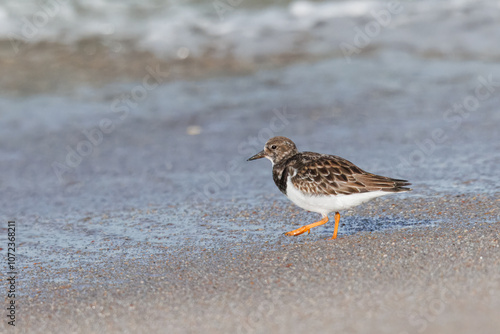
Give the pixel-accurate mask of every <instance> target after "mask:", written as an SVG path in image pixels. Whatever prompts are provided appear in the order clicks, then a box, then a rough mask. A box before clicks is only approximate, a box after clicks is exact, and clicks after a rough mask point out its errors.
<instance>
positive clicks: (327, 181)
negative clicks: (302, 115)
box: [248, 137, 411, 239]
mask: <svg viewBox="0 0 500 334" xmlns="http://www.w3.org/2000/svg"><path fill="white" fill-rule="evenodd" d="M260 158H267V159H269V160H271V163H272V164H273V180H274V183H275V184H276V186H277V187H278V188H279V190H281V192H282V193H283V194H285V195H286V196H287V197H288V198H289V199H290V200H291V201H292V202H293V203H295V204H296V205H297V206H299V207H301V208H303V209H305V210H308V211H312V212H317V213H320V214H321V216H322V219H321V220H320V221H317V222H315V223H312V224H309V225H305V226H302V227H300V228H298V229H296V230H293V231H290V232H287V233H285V234H286V235H289V236H292V235H300V234H302V233H305V232H308V233H310V230H311V228H313V227H316V226H320V225H323V224H326V223H327V222H328V214H329V213H330V212H335V227H334V230H333V236H332V238H331V239H335V238H337V232H338V228H339V221H340V213H339V211H341V210H346V209H349V208H352V207H354V206H357V205H359V204H361V203H364V202H367V201H369V200H372V199H374V198H377V197H380V196H384V195H388V194H394V193H398V192H404V191H410V190H411V189H410V188H408V187H407V186H409V185H410V183H409V182H408V181H407V180H401V179H393V178H389V177H386V176H380V175H376V174H372V173H368V172H365V171H364V170H362V169H361V168H359V167H358V166H356V165H355V164H353V163H352V162H350V161H348V160H346V159H344V158H341V157H338V156H335V155H329V154H320V153H314V152H299V151H298V150H297V147H296V146H295V144H294V142H293V141H291V140H290V139H288V138H286V137H273V138H271V139H269V140H268V141H267V142H266V144H265V146H264V149H263V150H262V151H260V152H259V153H257V154H255V155H254V156H252V157H251V158H249V159H248V161H250V160H255V159H260Z"/></svg>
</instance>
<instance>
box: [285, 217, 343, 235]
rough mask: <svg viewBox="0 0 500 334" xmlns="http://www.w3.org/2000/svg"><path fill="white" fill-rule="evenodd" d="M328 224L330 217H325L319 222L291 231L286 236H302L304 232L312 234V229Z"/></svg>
mask: <svg viewBox="0 0 500 334" xmlns="http://www.w3.org/2000/svg"><path fill="white" fill-rule="evenodd" d="M335 217H337V216H335ZM327 222H328V216H325V217H323V219H321V220H320V221H319V222H316V223H312V224H309V225H306V226H302V227H299V228H298V229H296V230H293V231H290V232H286V233H285V234H286V235H301V234H302V233H304V232H310V229H312V228H313V227H316V226H320V225H323V224H326V223H327Z"/></svg>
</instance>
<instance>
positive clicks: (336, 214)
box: [331, 212, 340, 240]
mask: <svg viewBox="0 0 500 334" xmlns="http://www.w3.org/2000/svg"><path fill="white" fill-rule="evenodd" d="M339 221H340V213H338V212H335V228H334V229H333V236H332V238H331V240H333V239H336V238H337V232H338V231H339Z"/></svg>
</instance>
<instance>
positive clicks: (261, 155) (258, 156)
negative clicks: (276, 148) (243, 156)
mask: <svg viewBox="0 0 500 334" xmlns="http://www.w3.org/2000/svg"><path fill="white" fill-rule="evenodd" d="M265 156H266V153H264V150H262V151H260V152H259V153H257V154H256V155H254V156H252V157H251V158H249V159H248V160H247V161H250V160H255V159H261V158H264V157H265Z"/></svg>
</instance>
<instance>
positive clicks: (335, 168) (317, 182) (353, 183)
mask: <svg viewBox="0 0 500 334" xmlns="http://www.w3.org/2000/svg"><path fill="white" fill-rule="evenodd" d="M288 168H289V170H288V173H289V175H290V176H291V181H292V183H293V185H294V186H295V187H296V188H297V189H299V190H301V191H303V192H304V193H307V194H310V195H339V194H344V195H349V194H354V193H364V192H369V191H377V190H381V191H388V192H399V191H408V190H410V189H409V188H405V186H407V185H410V183H408V181H406V180H401V179H392V178H389V177H385V176H380V175H375V174H372V173H368V172H365V171H364V170H362V169H361V168H359V167H357V166H356V165H354V164H353V163H352V162H350V161H348V160H346V159H343V158H341V157H338V156H334V155H326V154H318V153H313V152H304V153H303V154H302V155H301V158H300V159H297V160H296V161H295V162H294V163H293V164H290V166H289V167H288Z"/></svg>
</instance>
